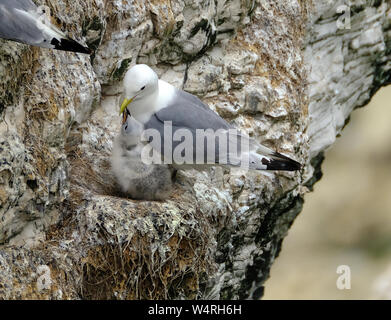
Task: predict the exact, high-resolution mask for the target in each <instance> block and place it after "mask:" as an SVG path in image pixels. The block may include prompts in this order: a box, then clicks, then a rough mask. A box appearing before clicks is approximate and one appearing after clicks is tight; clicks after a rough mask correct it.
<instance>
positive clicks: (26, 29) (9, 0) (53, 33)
mask: <svg viewBox="0 0 391 320" xmlns="http://www.w3.org/2000/svg"><path fill="white" fill-rule="evenodd" d="M48 11H49V8H48V7H45V6H40V7H37V6H36V5H35V4H34V2H32V1H31V0H1V1H0V38H3V39H7V40H13V41H17V42H21V43H26V44H29V45H32V46H38V47H43V48H49V49H58V50H64V51H73V52H80V53H86V54H89V53H91V52H90V49H88V48H86V47H84V46H83V45H81V44H80V43H78V42H76V41H75V40H72V39H70V38H68V37H67V36H66V35H65V34H64V33H63V32H61V31H60V30H59V29H57V28H56V27H55V26H53V24H51V23H50V22H49V18H48V17H49V12H48Z"/></svg>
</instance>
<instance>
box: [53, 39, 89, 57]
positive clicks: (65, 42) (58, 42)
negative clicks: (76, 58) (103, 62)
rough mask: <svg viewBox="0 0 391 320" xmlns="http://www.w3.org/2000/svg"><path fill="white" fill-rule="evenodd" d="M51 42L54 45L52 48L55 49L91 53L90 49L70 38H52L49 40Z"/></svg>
mask: <svg viewBox="0 0 391 320" xmlns="http://www.w3.org/2000/svg"><path fill="white" fill-rule="evenodd" d="M51 44H52V45H53V46H54V49H57V50H63V51H72V52H79V53H85V54H90V53H91V50H90V49H89V48H87V47H84V46H82V45H81V44H80V43H78V42H76V41H75V40H72V39H65V38H61V39H56V38H53V39H52V41H51Z"/></svg>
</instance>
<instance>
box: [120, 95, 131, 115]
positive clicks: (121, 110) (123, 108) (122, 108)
mask: <svg viewBox="0 0 391 320" xmlns="http://www.w3.org/2000/svg"><path fill="white" fill-rule="evenodd" d="M132 100H133V98H132V99H126V98H125V100H124V102H122V104H121V109H120V111H119V114H122V113H124V111H125V109H126V107H127V106H128V105H129V104H130V103H131V102H132Z"/></svg>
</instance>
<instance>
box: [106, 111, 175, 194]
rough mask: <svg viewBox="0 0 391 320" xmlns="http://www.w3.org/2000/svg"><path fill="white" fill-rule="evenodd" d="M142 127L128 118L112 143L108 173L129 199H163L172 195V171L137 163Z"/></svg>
mask: <svg viewBox="0 0 391 320" xmlns="http://www.w3.org/2000/svg"><path fill="white" fill-rule="evenodd" d="M142 130H143V126H142V125H141V124H140V123H139V122H138V121H136V120H135V119H134V118H132V117H130V116H128V117H127V119H126V122H125V123H124V124H123V125H122V127H121V131H120V133H119V134H118V136H117V137H116V138H115V140H114V145H113V152H112V157H111V167H112V171H113V173H114V175H115V177H116V180H117V182H118V184H119V185H120V187H121V190H122V192H123V193H125V194H126V195H128V196H129V197H130V198H132V199H138V200H164V199H167V198H168V197H169V196H170V194H171V192H172V187H173V183H172V175H173V169H172V168H170V167H169V166H168V165H154V164H152V165H147V164H144V163H143V162H142V161H141V150H142V148H143V147H144V145H143V144H142V143H140V135H141V132H142Z"/></svg>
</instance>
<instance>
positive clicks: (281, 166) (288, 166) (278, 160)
mask: <svg viewBox="0 0 391 320" xmlns="http://www.w3.org/2000/svg"><path fill="white" fill-rule="evenodd" d="M262 164H263V165H265V166H266V170H283V171H296V170H300V169H301V164H300V163H298V162H297V161H295V160H292V159H291V158H288V157H287V156H284V155H283V154H281V153H278V152H274V153H273V154H272V156H271V158H268V159H267V158H263V159H262Z"/></svg>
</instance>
